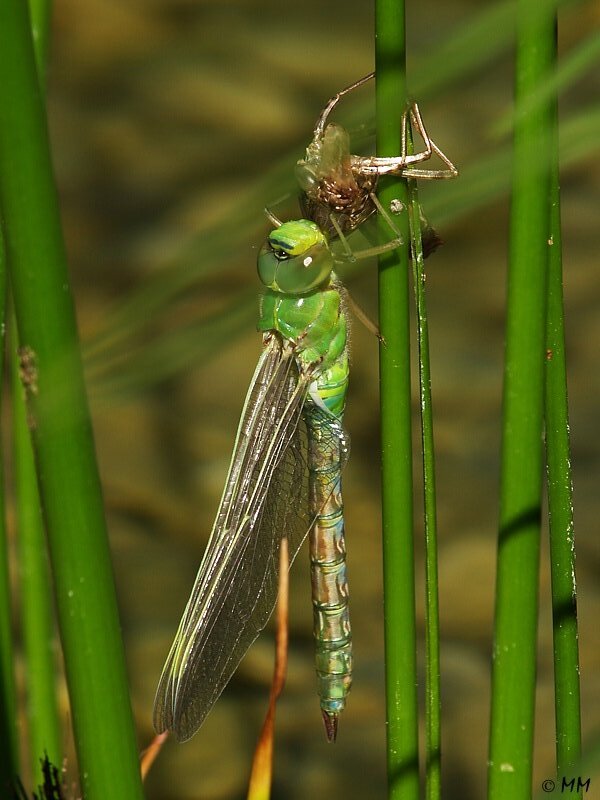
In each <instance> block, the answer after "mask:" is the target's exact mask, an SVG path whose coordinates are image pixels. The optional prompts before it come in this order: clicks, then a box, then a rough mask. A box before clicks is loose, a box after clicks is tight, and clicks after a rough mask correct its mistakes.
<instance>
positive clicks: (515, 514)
mask: <svg viewBox="0 0 600 800" xmlns="http://www.w3.org/2000/svg"><path fill="white" fill-rule="evenodd" d="M517 13H518V26H517V60H516V89H515V100H516V106H517V108H516V110H517V114H516V122H515V135H514V158H513V175H512V181H513V191H512V205H511V216H510V258H509V268H508V310H507V323H506V356H505V358H506V361H505V373H504V396H503V404H504V407H503V431H502V469H501V487H500V529H499V539H498V564H497V576H496V612H495V628H494V631H495V640H494V652H493V657H494V663H493V672H492V707H491V728H490V751H489V752H490V756H489V769H488V779H489V786H488V796H489V798H491V800H525V799H526V798H529V797H531V777H532V760H533V730H534V702H535V682H536V644H537V617H538V578H539V545H540V505H541V490H542V447H541V439H542V418H543V395H544V354H545V325H546V275H547V263H548V229H549V189H550V183H549V151H550V142H549V131H550V118H549V112H548V107H547V104H544V105H541V106H537V107H534V108H533V109H532V108H531V107H530V106H529V108H528V110H527V111H524V112H523V111H522V109H523V108H527V104H528V102H529V98H530V96H531V95H532V94H533V93H535V92H536V90H537V88H538V87H539V86H540V84H541V83H542V82H543V81H544V80H546V79H547V76H548V74H549V71H550V67H551V65H552V54H553V46H552V43H553V41H554V36H555V26H554V16H553V13H552V9H551V8H549V7H548V6H547V5H546V4H545V3H544V4H540V3H539V2H538V0H519V2H518V4H517Z"/></svg>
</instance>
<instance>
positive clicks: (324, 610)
mask: <svg viewBox="0 0 600 800" xmlns="http://www.w3.org/2000/svg"><path fill="white" fill-rule="evenodd" d="M341 361H342V363H340V362H338V364H337V365H336V367H337V368H334V369H332V370H328V372H327V373H326V375H325V376H324V377H323V378H322V379H321V380H319V382H318V384H317V394H318V395H319V399H320V401H321V403H322V404H323V405H324V406H325V408H323V407H319V406H317V405H316V404H314V403H313V402H312V401H310V400H309V401H308V402H307V405H306V410H305V419H306V424H307V428H308V436H309V462H308V466H309V471H310V494H311V505H312V509H313V511H314V513H315V515H316V519H315V524H314V526H313V528H312V530H311V531H310V536H309V541H310V560H311V580H312V602H313V620H314V636H315V645H316V654H315V659H316V668H317V682H318V694H319V697H320V700H321V709H322V710H323V712H324V716H325V721H326V725H327V724H328V720H329V722H330V723H331V725H332V727H333V730H334V732H333V734H332V736H331V737H330V738H334V737H335V720H336V719H337V715H338V714H339V712H340V711H342V709H343V708H344V705H345V702H346V695H347V694H348V691H349V689H350V685H351V683H352V637H351V632H350V615H349V609H348V580H347V576H346V545H345V540H344V516H343V513H344V507H343V503H342V485H341V471H342V466H343V464H344V463H345V461H346V459H347V455H348V450H349V440H348V437H347V434H346V433H345V432H344V429H343V428H342V425H341V416H342V413H343V410H344V402H345V395H346V387H347V384H348V367H347V361H346V359H345V357H344V359H343V360H341ZM333 409H335V411H336V412H337V413H334V412H333ZM328 731H329V728H328ZM328 735H329V734H328Z"/></svg>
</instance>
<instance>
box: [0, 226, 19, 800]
mask: <svg viewBox="0 0 600 800" xmlns="http://www.w3.org/2000/svg"><path fill="white" fill-rule="evenodd" d="M6 286H7V278H6V253H5V249H4V237H3V232H2V224H1V222H0V375H4V349H5V344H6V335H5V330H6V328H5V317H6ZM2 396H3V393H1V394H0V398H1V397H2ZM6 534H7V531H6V502H5V493H4V469H3V465H2V462H1V461H0V742H1V743H2V744H1V745H0V796H2V795H7V796H8V794H9V792H10V790H11V788H12V784H13V781H14V779H15V776H16V775H17V774H18V772H19V746H18V737H17V713H16V710H17V698H16V690H15V674H14V663H15V660H14V653H13V641H12V616H11V605H12V604H11V591H10V573H9V567H8V537H7V535H6Z"/></svg>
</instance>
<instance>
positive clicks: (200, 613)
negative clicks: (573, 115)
mask: <svg viewBox="0 0 600 800" xmlns="http://www.w3.org/2000/svg"><path fill="white" fill-rule="evenodd" d="M369 77H370V76H369ZM369 77H367V78H365V79H363V82H364V81H365V80H368V79H369ZM359 84H360V82H359V83H358V84H355V85H359ZM355 85H353V86H355ZM351 88H353V87H349V88H348V89H347V90H344V92H343V93H340V95H338V96H336V97H337V98H339V97H341V96H343V94H344V93H346V92H347V91H350V90H351ZM336 102H337V100H336V99H335V98H334V99H333V100H332V101H330V103H329V104H328V106H327V108H326V109H325V111H324V112H323V114H322V115H321V117H320V120H322V121H323V124H322V126H321V127H324V124H325V120H326V117H327V114H328V113H329V111H330V110H331V108H333V105H335V103H336ZM403 124H404V123H403ZM329 127H331V126H329ZM326 149H327V148H326ZM432 151H433V152H436V151H434V150H432ZM348 153H349V150H348ZM355 158H359V157H354V156H352V157H351V161H350V162H349V163H350V170H351V171H352V172H353V173H354V174H355V175H358V176H359V177H362V175H363V173H364V174H365V175H367V174H369V175H371V176H374V179H375V180H376V179H377V177H378V175H379V174H380V173H379V172H378V171H377V170H379V169H381V170H386V169H388V166H389V161H390V160H389V159H383V160H381V159H380V160H377V159H375V158H367V159H366V160H364V161H360V160H359V161H356V160H354V159H355ZM411 158H412V156H406V154H405V153H404V154H403V155H402V156H400V157H399V158H398V159H396V168H399V164H400V162H402V164H403V167H402V168H403V169H404V168H407V166H408V165H409V164H410V163H418V162H415V161H409V160H408V159H411ZM344 159H345V156H344ZM421 160H423V159H421ZM384 162H385V163H384ZM313 163H316V162H313ZM327 163H328V164H330V163H331V161H330V160H328V162H327ZM305 164H307V165H308V167H310V165H311V162H310V159H307V161H306V162H305ZM388 171H389V170H388ZM381 174H385V172H381ZM418 177H423V176H422V175H420V176H418ZM305 185H308V184H303V188H304V186H305ZM311 186H312V184H311ZM360 187H362V188H361V191H362V192H363V194H364V195H365V197H366V198H367V199H366V201H365V203H366V204H367V205H365V209H364V210H363V211H356V212H355V211H354V210H353V211H352V212H351V213H350V214H347V213H346V212H345V211H344V212H343V213H346V216H345V217H343V216H342V212H340V213H339V214H338V211H337V210H336V208H334V207H332V206H330V205H329V204H327V203H325V205H326V206H327V209H328V211H327V215H326V217H324V216H323V214H322V213H321V208H322V207H324V202H323V201H322V199H319V198H317V199H316V201H315V204H314V205H313V206H312V210H311V208H308V207H307V208H305V213H306V214H307V216H312V217H314V218H313V219H300V220H294V221H291V222H283V223H282V222H280V220H278V219H277V218H276V217H275V216H274V215H273V214H272V213H270V212H268V216H269V218H270V220H271V222H272V224H273V225H274V230H273V231H271V233H270V234H269V236H268V238H267V240H266V242H265V244H264V246H263V247H262V249H261V251H260V253H259V256H258V274H259V277H260V280H261V282H262V283H263V286H264V287H265V288H264V293H263V296H262V300H261V306H260V320H259V324H258V328H259V330H260V331H262V332H263V344H264V349H263V352H262V355H261V357H260V359H259V361H258V365H257V367H256V370H255V372H254V376H253V378H252V381H251V383H250V387H249V389H248V393H247V395H246V400H245V403H244V407H243V410H242V416H241V420H240V423H239V427H238V431H237V436H236V440H235V445H234V449H233V455H232V459H231V464H230V467H229V473H228V476H227V480H226V483H225V489H224V491H223V496H222V498H221V502H220V505H219V509H218V511H217V516H216V520H215V523H214V526H213V530H212V533H211V536H210V539H209V542H208V545H207V548H206V551H205V553H204V557H203V559H202V562H201V564H200V569H199V571H198V575H197V577H196V580H195V583H194V586H193V589H192V593H191V596H190V599H189V601H188V604H187V606H186V608H185V611H184V613H183V617H182V619H181V622H180V625H179V628H178V630H177V633H176V636H175V639H174V642H173V645H172V647H171V650H170V652H169V655H168V657H167V660H166V663H165V666H164V669H163V672H162V675H161V678H160V681H159V685H158V689H157V693H156V699H155V705H154V725H155V728H156V730H157V731H158V732H159V733H162V732H164V731H167V730H170V731H172V732H173V733H174V735H175V736H176V738H177V739H178V740H180V741H185V740H187V739H189V738H191V737H192V736H193V735H194V733H195V732H196V731H197V730H198V728H199V727H200V726H201V725H202V723H203V721H204V719H205V718H206V716H207V714H208V713H209V711H210V710H211V708H212V706H213V705H214V703H215V702H216V700H217V699H218V697H219V695H220V694H221V692H222V691H223V689H224V688H225V686H226V684H227V683H228V681H229V680H230V678H231V676H232V675H233V673H234V671H235V669H236V667H237V666H238V664H239V662H240V660H241V659H242V657H243V656H244V654H245V653H246V651H247V650H248V648H249V647H250V645H251V644H252V642H253V641H254V640H255V639H256V637H257V636H258V634H259V633H260V631H261V630H262V629H263V628H264V626H265V625H266V623H267V620H268V619H269V617H270V615H271V613H272V610H273V607H274V605H275V601H276V599H277V589H278V580H279V576H278V570H279V550H280V545H281V540H282V538H283V537H284V536H285V537H286V538H287V540H288V544H289V553H290V563H291V562H292V561H293V560H294V558H295V556H296V554H297V553H298V550H299V548H300V546H301V545H302V543H303V541H304V539H305V538H306V537H307V535H308V536H309V542H310V561H311V582H312V598H313V619H314V635H315V642H316V669H317V686H318V694H319V697H320V705H321V711H322V715H323V720H324V723H325V731H326V735H327V738H328V739H329V741H333V740H335V737H336V733H337V724H338V716H339V714H340V712H341V711H342V710H343V708H344V706H345V702H346V696H347V694H348V691H349V689H350V685H351V681H352V642H351V632H350V618H349V609H348V582H347V577H346V547H345V540H344V517H343V504H342V493H341V472H342V468H343V466H344V464H345V463H346V461H347V458H348V453H349V449H350V440H349V437H348V434H347V433H346V432H345V430H344V428H343V425H342V417H343V413H344V407H345V402H346V390H347V387H348V374H349V370H348V342H347V330H348V320H347V311H346V307H347V303H346V302H345V300H344V289H343V287H342V285H341V284H340V282H339V281H338V279H337V277H336V275H335V272H334V268H335V265H336V262H339V261H347V260H348V259H349V258H351V259H352V260H354V259H356V258H365V257H368V256H371V255H373V254H375V253H377V252H383V251H384V250H387V249H389V248H390V247H397V246H398V244H399V237H396V238H395V239H393V240H392V241H390V242H387V243H385V244H382V245H381V246H378V247H371V248H368V249H367V250H363V251H359V252H355V253H352V252H350V254H348V249H349V248H348V245H347V243H346V242H345V232H350V231H351V230H353V229H354V228H356V227H358V225H360V224H361V222H362V221H364V219H366V218H367V216H370V214H371V213H373V212H374V210H377V209H378V208H379V206H378V201H377V199H376V198H375V196H374V193H373V190H374V183H369V182H364V183H361V184H360ZM367 187H368V188H367ZM309 188H310V187H309ZM334 188H335V187H334ZM305 191H306V193H307V195H310V191H309V190H308V189H305ZM369 203H371V204H372V206H373V208H372V210H369V212H368V213H367V211H366V208H367V206H368V204H369ZM368 207H369V208H370V206H368ZM391 227H392V230H394V226H393V223H392V225H391ZM334 232H335V235H334ZM335 236H339V237H340V238H341V239H342V240H343V242H344V252H342V253H339V254H334V251H333V250H332V248H331V247H330V240H331V239H333V238H335Z"/></svg>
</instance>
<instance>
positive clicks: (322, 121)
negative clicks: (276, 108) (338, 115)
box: [314, 72, 375, 139]
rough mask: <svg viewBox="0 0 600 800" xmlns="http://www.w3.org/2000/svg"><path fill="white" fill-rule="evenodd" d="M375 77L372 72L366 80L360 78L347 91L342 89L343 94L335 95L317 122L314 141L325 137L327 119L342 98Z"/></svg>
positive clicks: (365, 77)
mask: <svg viewBox="0 0 600 800" xmlns="http://www.w3.org/2000/svg"><path fill="white" fill-rule="evenodd" d="M374 77H375V73H374V72H370V73H369V74H368V75H365V76H364V78H359V79H358V80H357V81H355V82H354V83H351V84H350V86H346V88H345V89H342V90H341V92H338V93H337V94H336V95H334V96H333V97H332V98H331V100H329V102H328V103H327V105H326V106H325V108H324V109H323V111H321V116H320V117H319V119H318V120H317V124H316V125H315V131H314V139H321V138H322V136H323V131H324V130H325V126H326V125H327V119H328V117H329V115H330V114H331V112H332V111H333V109H334V108H335V107H336V106H337V104H338V103H339V102H340V100H341V99H342V97H345V96H346V95H347V94H349V93H350V92H352V91H354V89H358V87H359V86H362V85H363V84H364V83H367V82H368V81H370V80H372V79H373V78H374Z"/></svg>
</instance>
